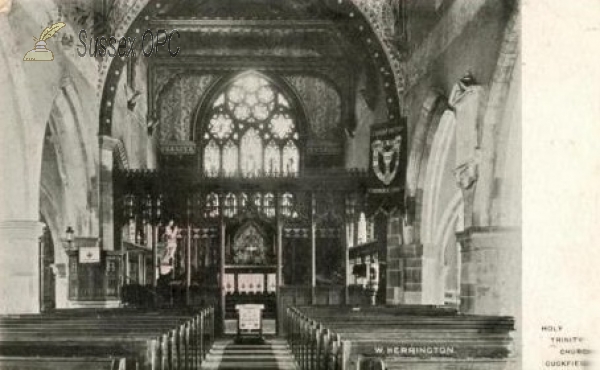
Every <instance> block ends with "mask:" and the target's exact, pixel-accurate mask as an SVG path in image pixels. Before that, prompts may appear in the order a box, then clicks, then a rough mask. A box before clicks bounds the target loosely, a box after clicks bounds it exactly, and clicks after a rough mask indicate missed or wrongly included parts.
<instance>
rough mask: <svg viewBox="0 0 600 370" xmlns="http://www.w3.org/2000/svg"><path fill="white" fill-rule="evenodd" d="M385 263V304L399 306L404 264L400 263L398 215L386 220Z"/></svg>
mask: <svg viewBox="0 0 600 370" xmlns="http://www.w3.org/2000/svg"><path fill="white" fill-rule="evenodd" d="M386 263H387V270H386V275H387V276H386V282H387V284H386V290H387V291H386V296H385V297H386V303H387V304H400V303H402V300H403V287H404V276H403V271H404V264H403V263H402V217H401V216H399V215H391V216H390V217H389V219H388V229H387V261H386ZM382 288H383V287H382Z"/></svg>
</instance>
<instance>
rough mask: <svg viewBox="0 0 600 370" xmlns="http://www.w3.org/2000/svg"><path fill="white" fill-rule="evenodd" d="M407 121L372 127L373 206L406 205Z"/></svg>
mask: <svg viewBox="0 0 600 370" xmlns="http://www.w3.org/2000/svg"><path fill="white" fill-rule="evenodd" d="M405 122H406V121H405V120H404V119H403V120H402V122H397V121H391V122H386V123H380V124H375V125H373V126H372V127H371V145H370V156H371V162H370V168H369V172H370V180H369V187H368V189H367V193H368V198H367V200H368V204H369V209H370V211H372V212H375V211H376V210H377V209H378V208H380V207H383V208H384V209H385V210H386V211H390V210H392V209H394V208H396V207H399V206H400V205H401V204H402V198H403V195H404V193H403V191H404V181H405V177H406V176H405V174H406V134H405V133H406V123H405Z"/></svg>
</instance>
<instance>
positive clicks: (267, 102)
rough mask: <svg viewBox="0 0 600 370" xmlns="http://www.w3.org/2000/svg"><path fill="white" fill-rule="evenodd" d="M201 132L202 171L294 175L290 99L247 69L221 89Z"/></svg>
mask: <svg viewBox="0 0 600 370" xmlns="http://www.w3.org/2000/svg"><path fill="white" fill-rule="evenodd" d="M207 117H208V122H207V126H206V127H207V128H206V131H205V132H204V133H203V136H202V146H203V150H202V153H203V169H204V172H205V173H207V174H209V175H212V176H216V175H221V176H236V175H242V176H249V177H254V176H263V175H265V174H266V175H269V176H274V175H278V174H285V175H295V174H297V173H298V170H299V168H300V166H299V164H300V154H299V149H298V148H299V146H298V145H299V143H298V140H299V137H300V135H299V134H298V131H297V128H296V120H295V118H294V114H293V111H292V105H291V104H290V100H288V98H286V97H285V96H284V94H283V93H282V92H281V91H279V89H278V88H277V87H276V86H274V85H273V84H272V83H271V82H270V81H269V80H267V79H266V78H264V77H263V76H261V75H260V74H257V73H247V74H244V75H242V76H241V77H239V78H237V79H236V80H234V81H233V82H231V83H229V84H228V85H227V86H226V87H225V89H224V91H222V92H220V93H219V95H218V96H217V99H216V100H215V101H214V103H213V104H212V107H211V108H210V111H209V112H208V114H207Z"/></svg>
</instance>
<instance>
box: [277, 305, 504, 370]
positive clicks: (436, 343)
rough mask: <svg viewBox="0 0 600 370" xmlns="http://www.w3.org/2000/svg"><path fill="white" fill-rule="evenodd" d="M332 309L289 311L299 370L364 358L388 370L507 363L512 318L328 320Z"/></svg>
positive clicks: (351, 316) (349, 316)
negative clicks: (475, 362) (471, 362)
mask: <svg viewBox="0 0 600 370" xmlns="http://www.w3.org/2000/svg"><path fill="white" fill-rule="evenodd" d="M331 309H333V310H335V308H333V307H330V308H329V310H319V309H316V310H314V309H312V307H311V308H308V309H304V308H301V309H295V308H291V309H290V310H288V315H287V322H286V329H287V330H288V332H287V335H288V340H289V341H290V345H291V346H292V351H293V353H294V355H295V356H296V358H297V360H298V362H299V364H300V366H301V368H302V369H350V368H356V367H357V366H358V365H359V360H360V359H361V358H364V357H379V358H382V359H384V361H387V362H386V366H388V368H394V367H396V366H399V367H398V368H407V367H406V366H405V365H407V364H409V365H410V368H411V369H434V368H435V369H438V368H439V369H442V368H445V367H442V366H445V365H443V364H444V363H447V364H450V365H449V366H454V365H452V364H458V363H459V362H461V361H462V362H465V360H464V358H475V359H479V360H478V361H479V362H481V361H488V360H489V363H490V369H495V368H496V367H494V366H496V365H497V366H504V365H506V363H507V362H509V360H506V358H507V357H508V356H509V350H508V348H509V346H510V343H511V338H510V336H509V332H510V331H511V330H512V329H513V326H514V322H513V320H512V319H511V318H507V317H492V316H465V315H456V314H448V315H445V316H442V315H435V314H434V315H431V314H429V315H425V316H416V315H410V316H398V315H396V314H395V312H391V311H389V310H387V311H386V310H383V313H382V314H381V315H375V311H374V310H370V313H371V314H370V315H364V314H363V312H358V313H356V312H350V311H347V312H346V313H344V312H343V310H336V312H337V314H336V315H331ZM306 311H308V312H310V313H311V314H312V313H316V314H315V316H317V317H318V319H314V320H313V319H312V318H311V317H309V316H308V314H306ZM340 311H341V313H340ZM467 362H468V361H467ZM388 363H389V364H388ZM486 363H487V362H486ZM436 364H437V365H436ZM390 366H391V367H390ZM432 366H433V367H432ZM435 366H439V367H435Z"/></svg>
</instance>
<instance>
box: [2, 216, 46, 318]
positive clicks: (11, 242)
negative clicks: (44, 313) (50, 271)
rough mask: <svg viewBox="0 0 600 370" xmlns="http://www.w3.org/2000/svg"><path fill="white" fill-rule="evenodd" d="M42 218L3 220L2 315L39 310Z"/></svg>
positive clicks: (36, 311) (37, 311)
mask: <svg viewBox="0 0 600 370" xmlns="http://www.w3.org/2000/svg"><path fill="white" fill-rule="evenodd" d="M43 227H44V225H43V224H42V223H41V222H39V221H27V220H23V221H14V220H11V221H2V222H0V271H1V272H2V278H1V279H0V297H2V300H1V301H0V315H5V314H23V313H39V312H40V309H41V307H40V289H41V288H40V273H41V271H40V266H39V258H40V250H39V247H40V245H39V243H40V240H39V238H40V236H41V235H42V232H43Z"/></svg>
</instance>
